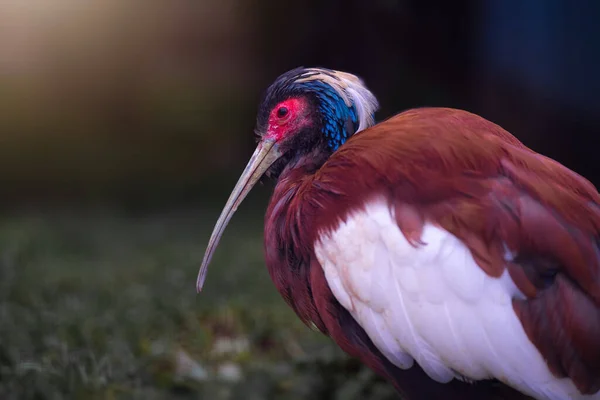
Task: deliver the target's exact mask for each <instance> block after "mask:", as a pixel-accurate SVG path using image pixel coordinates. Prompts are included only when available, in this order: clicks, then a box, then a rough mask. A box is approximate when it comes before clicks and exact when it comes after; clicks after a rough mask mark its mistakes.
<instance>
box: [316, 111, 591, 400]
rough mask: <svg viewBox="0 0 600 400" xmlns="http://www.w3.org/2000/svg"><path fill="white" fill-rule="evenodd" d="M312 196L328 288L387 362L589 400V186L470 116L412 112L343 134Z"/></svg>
mask: <svg viewBox="0 0 600 400" xmlns="http://www.w3.org/2000/svg"><path fill="white" fill-rule="evenodd" d="M310 189H311V190H308V189H307V190H308V191H309V192H310V193H307V196H306V197H304V198H306V199H308V202H307V207H312V208H313V209H312V210H311V213H314V214H317V215H318V219H317V220H318V224H317V229H315V232H314V243H315V254H316V257H317V259H318V260H319V262H320V264H321V265H322V267H323V270H324V273H325V277H326V280H327V283H328V285H329V287H330V288H331V291H332V292H333V294H334V295H335V297H336V299H337V300H338V301H339V303H340V304H341V305H342V306H344V307H345V308H346V309H347V310H348V311H350V313H351V314H352V315H353V317H354V319H356V320H357V321H358V322H359V324H360V325H361V326H362V327H363V328H364V329H365V331H367V334H368V335H369V337H370V339H371V340H372V341H373V343H374V344H375V345H376V346H377V348H378V349H379V350H381V352H382V353H383V354H384V355H385V356H386V357H387V358H388V359H389V360H390V361H391V362H392V363H394V364H395V365H397V366H398V367H401V368H406V367H410V366H411V365H412V362H413V361H412V360H413V359H416V360H417V363H418V364H419V365H420V366H421V367H422V368H423V369H424V370H425V371H426V372H427V373H428V375H430V377H432V378H434V379H435V380H437V381H439V382H444V381H449V380H451V379H453V378H459V379H465V378H466V379H486V378H496V379H499V380H501V381H504V382H505V383H508V384H510V385H511V386H513V387H516V388H518V389H519V390H521V391H524V392H526V393H528V394H530V395H532V396H537V397H539V398H548V399H552V398H557V399H558V398H562V397H561V396H572V398H584V397H577V396H579V395H578V394H576V393H577V392H580V393H586V394H592V393H596V394H595V395H592V396H591V397H585V398H589V399H600V392H598V390H599V389H600V206H599V204H600V196H599V195H598V192H597V190H596V189H595V188H594V186H593V185H592V184H591V183H589V182H588V181H586V180H585V179H583V178H582V177H580V176H579V175H577V174H575V173H573V172H572V171H570V170H568V169H567V168H565V167H564V166H562V165H560V164H559V163H557V162H554V161H553V160H550V159H548V158H546V157H543V156H541V155H539V154H537V153H534V152H533V151H531V150H529V149H527V148H526V147H525V146H523V145H522V144H521V143H520V142H518V141H517V140H516V139H515V138H514V137H512V136H511V135H510V134H508V133H507V132H506V131H504V130H503V129H502V128H500V127H498V126H497V125H495V124H493V123H491V122H489V121H486V120H484V119H482V118H480V117H477V116H475V115H473V114H470V113H466V112H463V111H458V110H451V109H418V110H412V111H409V112H405V113H403V114H400V115H398V116H396V117H394V118H392V119H390V120H388V121H385V122H383V123H381V124H378V125H376V126H375V127H373V128H371V129H368V130H366V131H364V132H361V133H359V134H357V135H356V136H355V137H353V138H351V139H350V140H349V141H348V142H347V143H346V144H345V145H344V146H342V148H341V149H340V150H339V151H338V152H336V153H335V154H334V155H333V156H332V157H331V158H330V160H328V162H327V163H326V164H325V165H324V166H323V167H322V168H321V170H320V171H319V172H318V173H317V174H316V175H315V177H314V180H313V182H312V185H311V188H310ZM315 210H321V212H320V213H319V212H318V211H315ZM465 354H466V355H467V357H463V356H464V355H465ZM542 366H543V367H544V368H542ZM575 388H576V389H575ZM574 390H575V391H574Z"/></svg>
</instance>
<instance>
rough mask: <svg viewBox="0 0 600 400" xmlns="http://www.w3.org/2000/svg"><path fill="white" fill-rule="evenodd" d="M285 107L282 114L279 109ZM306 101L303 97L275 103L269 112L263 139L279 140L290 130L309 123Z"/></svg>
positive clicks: (292, 130) (294, 130)
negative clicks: (284, 111)
mask: <svg viewBox="0 0 600 400" xmlns="http://www.w3.org/2000/svg"><path fill="white" fill-rule="evenodd" d="M282 109H287V113H285V115H283V113H281V111H280V110H282ZM308 111H309V107H308V102H307V101H306V99H303V98H291V99H287V100H284V101H282V102H281V103H279V104H277V105H276V106H275V107H273V109H272V110H271V113H270V114H269V124H268V126H267V133H266V134H265V136H264V139H275V142H280V141H281V140H282V139H284V138H285V137H286V136H288V135H289V134H290V133H291V132H296V131H298V129H299V128H302V127H304V126H306V125H307V124H309V123H310V119H309V118H308Z"/></svg>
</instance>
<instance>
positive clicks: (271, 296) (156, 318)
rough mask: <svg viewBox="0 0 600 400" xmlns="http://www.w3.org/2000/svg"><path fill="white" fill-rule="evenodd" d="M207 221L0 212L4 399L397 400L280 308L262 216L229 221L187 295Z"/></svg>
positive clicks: (192, 215) (200, 215)
mask: <svg viewBox="0 0 600 400" xmlns="http://www.w3.org/2000/svg"><path fill="white" fill-rule="evenodd" d="M215 218H216V210H215V211H213V212H207V211H197V210H186V211H177V212H172V213H162V214H154V215H145V216H137V217H134V216H126V215H123V214H119V213H117V212H110V211H95V212H93V213H92V212H89V211H88V212H71V213H64V212H63V213H51V212H45V213H37V214H35V213H31V212H30V213H22V214H21V215H19V216H10V217H8V216H5V217H3V218H2V220H1V224H0V398H2V399H11V398H14V399H29V398H35V399H62V398H76V399H78V398H86V399H88V398H100V399H114V398H143V399H155V398H182V399H184V398H206V399H249V400H251V399H284V400H285V399H290V400H291V399H309V398H310V399H315V398H317V399H350V400H352V399H394V398H395V396H394V392H393V390H392V389H391V387H390V386H389V385H388V384H386V383H384V382H382V381H381V380H380V379H378V378H377V377H375V376H374V375H373V374H372V373H371V372H370V371H369V370H368V369H366V368H364V367H362V366H361V365H360V364H359V363H358V362H356V361H355V360H350V359H348V358H347V357H346V356H345V355H343V354H342V353H341V351H340V350H338V349H337V347H336V346H335V345H334V344H333V343H332V342H331V341H330V340H329V339H327V338H325V337H324V336H322V335H321V334H320V333H317V332H313V331H311V330H310V329H309V328H307V327H306V326H304V325H303V324H302V323H301V322H299V321H298V319H297V318H296V316H295V314H293V312H292V311H291V310H290V309H289V308H288V307H287V305H285V303H284V302H283V300H281V298H280V297H279V294H278V293H277V292H276V290H275V288H274V286H273V285H272V283H271V281H270V278H269V276H268V274H267V271H266V268H265V267H264V264H263V259H262V216H261V215H258V214H257V215H256V216H250V217H248V216H247V215H246V216H245V215H243V214H240V215H237V216H236V218H234V220H233V221H232V223H231V226H230V227H229V228H228V229H227V231H226V234H225V237H224V239H223V241H222V243H221V245H220V247H219V249H218V251H217V253H216V255H215V258H214V261H213V263H212V265H211V268H210V270H209V274H208V278H207V282H206V288H205V290H204V291H203V292H202V293H201V294H199V295H197V294H196V292H195V287H194V285H195V278H196V273H197V268H198V265H199V262H200V260H201V259H202V255H203V251H204V248H205V244H206V241H207V239H208V235H209V234H210V229H212V225H213V223H214V220H215ZM232 343H241V344H240V345H239V346H238V348H237V349H235V350H233V351H221V352H218V351H217V350H218V349H219V348H223V346H224V345H227V344H232ZM227 371H229V372H228V373H227Z"/></svg>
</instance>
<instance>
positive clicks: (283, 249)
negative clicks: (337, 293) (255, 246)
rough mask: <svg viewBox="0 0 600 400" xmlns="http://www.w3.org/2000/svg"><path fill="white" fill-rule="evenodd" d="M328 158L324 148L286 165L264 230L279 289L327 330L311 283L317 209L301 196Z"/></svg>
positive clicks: (299, 311) (308, 320)
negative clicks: (311, 207) (315, 210)
mask: <svg viewBox="0 0 600 400" xmlns="http://www.w3.org/2000/svg"><path fill="white" fill-rule="evenodd" d="M327 158H328V155H327V154H325V153H323V152H315V153H311V154H306V155H304V156H300V157H298V158H297V159H295V160H292V162H290V163H289V164H288V165H287V166H286V167H285V168H284V170H283V171H282V173H281V175H280V176H279V179H278V181H277V185H276V186H275V190H274V192H273V196H272V197H271V201H270V202H269V206H268V208H267V212H266V215H265V233H264V246H265V260H266V264H267V269H268V271H269V274H270V275H271V279H272V280H273V282H274V283H275V286H276V287H277V290H278V291H279V293H280V294H281V295H282V296H283V298H284V299H285V301H286V302H287V303H288V304H289V305H290V306H291V307H292V309H294V311H295V312H296V313H297V314H298V316H299V317H300V319H301V320H302V321H303V322H304V323H305V324H307V325H309V326H313V327H314V326H316V327H317V328H318V329H320V330H321V331H323V332H325V327H324V325H323V322H322V321H321V318H320V316H319V314H318V313H317V311H316V307H315V305H314V299H313V296H312V288H311V283H310V263H311V262H312V258H313V256H312V253H311V252H312V243H311V242H310V241H311V239H310V238H311V237H312V234H311V232H310V229H311V228H312V226H314V224H313V223H312V221H311V220H310V218H311V215H312V214H313V213H312V212H310V211H309V210H308V209H306V207H309V206H310V205H309V204H308V203H305V202H300V201H297V199H298V198H299V197H300V196H302V192H303V191H306V190H307V189H308V188H309V187H310V185H311V181H312V179H311V178H312V176H313V175H314V174H315V172H317V171H318V170H319V168H320V167H321V166H322V165H323V164H324V163H325V161H326V160H327Z"/></svg>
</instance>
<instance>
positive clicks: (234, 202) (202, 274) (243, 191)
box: [196, 139, 281, 292]
mask: <svg viewBox="0 0 600 400" xmlns="http://www.w3.org/2000/svg"><path fill="white" fill-rule="evenodd" d="M279 157H281V153H280V152H279V150H278V148H277V145H276V144H275V140H274V139H264V140H263V141H261V142H260V143H259V144H258V146H257V147H256V150H255V151H254V154H252V157H251V158H250V161H248V165H246V168H245V169H244V172H243V173H242V176H240V179H239V180H238V182H237V184H236V185H235V187H234V188H233V191H232V192H231V195H229V199H228V200H227V204H225V207H224V208H223V211H221V215H220V216H219V219H218V220H217V223H216V224H215V227H214V229H213V232H212V235H211V236H210V240H209V241H208V246H207V247H206V252H205V253H204V259H203V260H202V265H201V266H200V271H199V272H198V279H197V280H196V290H197V291H198V292H200V291H201V290H202V286H203V285H204V280H205V279H206V272H207V271H208V264H209V263H210V260H211V258H212V256H213V253H214V252H215V249H216V248H217V245H218V244H219V240H220V239H221V236H222V235H223V231H224V230H225V227H226V226H227V224H228V223H229V220H230V219H231V217H232V216H233V213H235V211H236V210H237V208H238V206H239V205H240V204H241V203H242V201H243V200H244V198H245V197H246V195H247V194H248V192H250V189H252V187H253V186H254V184H256V182H257V181H258V180H259V179H260V177H261V176H262V175H263V174H264V173H265V171H266V170H267V169H268V168H269V167H270V166H271V165H272V164H273V163H274V162H275V161H277V159H278V158H279Z"/></svg>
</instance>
